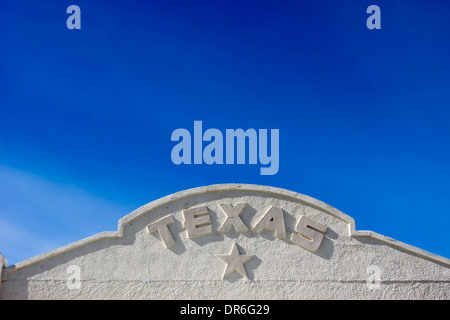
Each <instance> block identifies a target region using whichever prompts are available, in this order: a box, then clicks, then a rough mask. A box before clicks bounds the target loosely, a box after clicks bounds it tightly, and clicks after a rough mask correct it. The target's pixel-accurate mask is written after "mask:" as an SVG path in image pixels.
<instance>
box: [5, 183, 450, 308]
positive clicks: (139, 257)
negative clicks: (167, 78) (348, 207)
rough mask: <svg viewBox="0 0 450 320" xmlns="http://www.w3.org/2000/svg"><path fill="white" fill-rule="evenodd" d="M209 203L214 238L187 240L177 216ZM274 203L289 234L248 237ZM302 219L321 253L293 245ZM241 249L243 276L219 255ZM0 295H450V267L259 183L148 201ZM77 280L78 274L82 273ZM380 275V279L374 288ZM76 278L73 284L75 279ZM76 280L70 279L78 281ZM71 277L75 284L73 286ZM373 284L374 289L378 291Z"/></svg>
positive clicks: (20, 267) (34, 263)
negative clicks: (236, 222) (318, 238)
mask: <svg viewBox="0 0 450 320" xmlns="http://www.w3.org/2000/svg"><path fill="white" fill-rule="evenodd" d="M223 203H226V204H232V205H236V204H237V203H246V204H247V205H246V206H245V209H244V210H243V211H242V213H241V214H240V215H239V217H240V219H241V220H242V222H243V223H244V224H245V225H246V226H247V227H248V229H249V231H247V232H236V231H235V230H234V229H233V228H232V229H231V231H228V232H221V231H219V228H220V226H221V225H222V223H223V222H224V221H225V220H226V214H225V213H224V211H223V209H222V208H221V207H220V204H223ZM204 206H206V207H207V208H208V214H209V217H210V221H211V223H210V224H209V223H206V224H204V225H203V226H208V225H210V228H211V231H212V233H210V234H208V235H203V236H199V237H197V238H193V239H189V238H188V237H187V231H186V229H185V227H184V226H185V217H184V214H183V210H186V209H190V208H199V207H204ZM271 207H277V208H281V209H282V210H283V218H284V222H285V226H286V231H287V234H286V237H285V238H280V237H277V236H275V233H274V232H273V231H270V230H264V231H262V232H261V233H257V232H254V231H252V229H253V227H254V226H255V224H256V223H257V222H258V220H259V219H260V218H261V217H262V216H263V215H264V214H265V213H266V212H267V211H268V209H269V208H271ZM168 215H171V216H172V217H173V223H171V224H168V230H169V231H170V234H171V235H172V237H173V239H174V240H175V244H174V245H172V246H170V247H169V248H166V246H165V245H164V243H163V242H162V239H161V237H160V235H159V233H158V232H152V233H149V232H148V230H147V226H148V225H149V224H151V223H153V222H155V221H157V220H158V219H161V218H163V217H167V216H168ZM300 216H306V217H308V218H310V219H313V220H314V221H315V222H317V223H320V224H322V225H324V226H326V228H327V229H326V232H325V234H324V238H323V240H322V242H321V243H320V247H319V249H318V250H317V252H311V251H308V250H306V249H304V248H302V247H300V246H298V245H296V244H294V243H293V242H292V241H291V240H290V237H291V234H293V233H294V234H298V233H297V232H296V230H295V228H296V223H297V222H298V220H299V218H300ZM234 243H236V244H237V248H238V251H239V254H240V255H249V256H252V257H251V258H250V259H249V260H248V261H247V262H245V263H243V264H242V265H243V267H244V268H245V272H246V275H247V277H245V276H243V275H241V274H239V273H238V272H232V273H231V274H230V275H228V276H226V277H225V278H224V277H223V276H224V271H225V268H226V267H227V265H228V264H227V263H226V262H225V261H224V260H222V259H220V258H219V257H218V255H230V253H231V249H232V247H233V246H234ZM4 272H6V277H5V275H4V277H3V278H4V281H3V282H2V286H1V287H0V298H1V299H449V298H450V261H449V259H447V258H444V257H440V256H437V255H434V254H431V253H429V252H426V251H423V250H421V249H418V248H415V247H412V246H409V245H406V244H403V243H400V242H398V241H395V240H393V239H390V238H387V237H384V236H382V235H379V234H376V233H374V232H369V231H356V230H355V223H354V220H353V219H352V218H351V217H349V216H347V215H345V214H343V213H342V212H340V211H338V210H337V209H335V208H332V207H330V206H328V205H326V204H324V203H322V202H320V201H318V200H315V199H312V198H310V197H308V196H304V195H300V194H298V193H295V192H291V191H287V190H283V189H278V188H272V187H265V186H255V185H237V184H225V185H215V186H208V187H201V188H196V189H190V190H186V191H182V192H179V193H176V194H173V195H170V196H167V197H165V198H162V199H159V200H157V201H154V202H151V203H149V204H147V205H145V206H143V207H141V208H139V209H137V210H136V211H134V212H132V213H130V214H129V215H127V216H126V217H124V218H122V219H121V220H120V221H119V228H118V231H111V232H103V233H100V234H98V235H94V236H92V237H90V238H87V239H83V240H80V241H78V242H76V243H73V244H71V245H68V246H66V247H63V248H60V249H57V250H54V251H51V252H49V253H46V254H43V255H41V256H38V257H35V258H31V259H29V260H26V261H23V262H21V263H18V264H16V265H12V266H8V267H7V268H6V269H5V270H4ZM78 276H79V277H78ZM377 276H379V280H380V283H378V282H377V281H376V280H377ZM77 277H78V278H79V281H78V280H77V279H75V278H77ZM74 279H75V280H74ZM72 280H73V281H72ZM378 284H379V285H378Z"/></svg>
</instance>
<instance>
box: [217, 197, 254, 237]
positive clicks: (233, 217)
mask: <svg viewBox="0 0 450 320" xmlns="http://www.w3.org/2000/svg"><path fill="white" fill-rule="evenodd" d="M246 205H247V204H246V203H237V204H236V205H235V206H234V207H233V206H232V205H231V204H228V203H221V204H220V207H221V208H222V211H223V212H224V213H225V215H226V216H227V219H226V220H225V221H224V222H223V223H222V225H221V226H220V228H219V231H222V232H227V231H230V229H231V227H232V226H233V227H234V228H235V229H236V231H237V232H246V231H248V228H247V226H246V225H245V223H244V222H243V221H242V220H241V218H239V215H240V214H241V213H242V211H243V210H244V208H245V206H246Z"/></svg>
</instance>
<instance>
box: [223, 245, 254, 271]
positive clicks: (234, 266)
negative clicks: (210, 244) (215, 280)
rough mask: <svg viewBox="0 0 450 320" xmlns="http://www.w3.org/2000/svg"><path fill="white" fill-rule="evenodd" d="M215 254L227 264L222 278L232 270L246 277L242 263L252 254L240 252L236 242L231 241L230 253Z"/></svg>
mask: <svg viewBox="0 0 450 320" xmlns="http://www.w3.org/2000/svg"><path fill="white" fill-rule="evenodd" d="M215 256H216V257H217V258H219V259H221V260H223V261H225V263H226V264H227V266H226V268H225V272H224V273H223V276H222V279H225V278H226V277H228V276H229V275H230V274H231V273H233V272H234V271H236V272H239V273H240V274H241V275H243V276H244V277H246V278H247V279H248V277H247V272H245V268H244V263H246V262H247V261H249V260H250V259H252V258H253V257H254V255H253V254H240V253H239V250H238V247H237V245H236V242H235V243H233V248H232V249H231V253H230V254H216V255H215Z"/></svg>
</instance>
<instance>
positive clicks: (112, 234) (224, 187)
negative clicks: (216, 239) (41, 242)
mask: <svg viewBox="0 0 450 320" xmlns="http://www.w3.org/2000/svg"><path fill="white" fill-rule="evenodd" d="M233 190H244V191H258V192H265V193H273V194H276V195H282V196H286V197H290V198H293V199H295V200H300V201H302V202H304V203H306V204H307V205H309V206H312V207H315V208H318V209H320V210H322V211H324V212H326V213H329V214H331V215H333V216H335V217H336V218H338V219H340V220H342V221H344V222H346V223H348V225H349V234H350V236H351V237H369V238H373V239H377V240H380V241H382V242H385V243H387V244H389V245H391V246H393V247H398V248H401V249H403V250H405V251H407V252H411V253H414V254H416V255H418V256H422V257H425V258H427V259H430V260H433V261H436V262H440V263H443V264H445V265H447V266H450V259H447V258H445V257H442V256H439V255H436V254H434V253H431V252H428V251H425V250H422V249H419V248H417V247H414V246H411V245H409V244H406V243H403V242H400V241H397V240H395V239H392V238H389V237H386V236H383V235H381V234H378V233H376V232H372V231H362V230H356V228H355V220H354V219H353V218H352V217H350V216H348V215H346V214H344V213H342V212H341V211H339V210H337V209H336V208H333V207H332V206H329V205H327V204H326V203H324V202H322V201H319V200H317V199H314V198H311V197H309V196H306V195H303V194H300V193H297V192H293V191H289V190H285V189H281V188H275V187H268V186H261V185H252V184H217V185H211V186H204V187H198V188H193V189H187V190H184V191H180V192H177V193H174V194H171V195H169V196H166V197H163V198H160V199H158V200H155V201H152V202H150V203H148V204H146V205H144V206H142V207H140V208H138V209H136V210H134V211H133V212H131V213H129V214H128V215H126V216H125V217H123V218H121V219H120V220H119V225H118V231H105V232H100V233H97V234H95V235H93V236H90V237H87V238H84V239H82V240H79V241H76V242H74V243H71V244H68V245H66V246H63V247H61V248H58V249H55V250H52V251H49V252H47V253H43V254H41V255H38V256H36V257H33V258H30V259H27V260H24V261H21V262H18V263H16V264H14V265H11V266H9V267H7V268H6V273H10V272H13V271H16V270H19V269H22V268H24V267H27V266H29V265H32V264H34V263H38V262H41V261H42V260H45V259H48V258H51V257H54V256H56V255H59V254H61V253H64V252H67V251H70V250H73V249H75V248H78V247H81V246H84V245H86V244H88V243H91V242H94V241H97V240H99V239H104V238H122V237H123V228H124V226H125V225H126V224H128V223H129V222H131V221H132V220H134V219H136V218H137V217H139V216H141V215H143V214H145V213H147V212H149V211H151V210H153V209H155V208H157V207H160V206H162V205H165V204H167V203H170V202H173V201H176V200H179V199H181V198H185V197H191V196H195V195H198V194H203V193H209V192H221V191H233Z"/></svg>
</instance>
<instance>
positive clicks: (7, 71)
mask: <svg viewBox="0 0 450 320" xmlns="http://www.w3.org/2000/svg"><path fill="white" fill-rule="evenodd" d="M71 4H76V5H78V6H79V7H80V8H81V30H68V29H67V27H66V19H67V18H68V17H69V14H67V13H66V9H67V7H68V6H69V5H71ZM371 4H376V5H378V6H379V7H380V8H381V27H382V28H381V30H369V29H367V27H366V19H367V17H368V16H369V15H368V14H366V8H367V7H368V6H369V5H371ZM449 9H450V3H448V2H444V1H427V2H426V3H425V2H423V1H378V0H377V1H312V0H310V1H261V0H258V1H239V2H238V1H200V0H198V1H162V0H161V1H154V0H152V1H135V0H129V1H117V2H112V1H82V0H77V1H74V2H68V1H58V3H56V2H55V1H39V2H36V1H8V2H4V3H2V5H1V9H0V23H1V28H0V111H1V113H0V252H2V253H3V254H4V255H5V256H6V257H7V259H8V264H13V263H16V262H19V261H22V260H25V259H28V258H31V257H33V256H35V255H37V254H41V253H44V252H47V251H49V250H52V249H55V248H58V247H60V246H63V245H65V244H68V243H71V242H74V241H77V240H79V239H81V238H84V237H87V236H90V235H92V234H95V233H97V232H101V231H106V230H116V228H117V221H118V219H120V218H121V217H122V216H124V215H126V214H128V213H129V212H131V211H132V210H134V209H136V208H138V207H139V206H141V205H144V204H146V203H148V202H150V201H153V200H156V199H158V198H160V197H163V196H165V195H168V194H171V193H174V192H177V191H180V190H184V189H187V188H192V187H198V186H203V185H210V184H217V183H250V184H262V185H270V186H275V187H281V188H285V189H288V190H293V191H296V192H299V193H303V194H306V195H309V196H312V197H314V198H317V199H319V200H321V201H323V202H325V203H327V204H329V205H331V206H334V207H336V208H337V209H339V210H341V211H343V212H344V213H346V214H348V215H349V216H352V217H353V218H355V220H356V227H357V229H360V230H372V231H375V232H378V233H381V234H383V235H386V236H389V237H392V238H394V239H397V240H399V241H402V242H405V243H408V244H410V245H414V246H417V247H419V248H422V249H424V250H427V251H430V252H433V253H436V254H439V255H442V256H445V257H450V247H449V245H448V244H449V242H450V241H449V240H450V239H449V235H448V226H449V222H450V218H449V212H450V200H449V199H450V166H449V159H450V146H449V141H450V126H449V118H450V62H449V59H448V57H449V56H450V44H449V43H450V42H449V41H448V40H449V36H448V35H449V31H450V20H449V18H448V12H450V11H449ZM195 120H201V121H202V122H203V127H204V129H207V128H217V129H219V130H221V131H222V132H225V130H226V129H237V128H243V129H248V128H255V129H279V130H280V155H279V158H280V169H279V171H278V173H277V174H276V175H272V176H262V175H260V174H259V169H260V165H249V164H245V165H211V166H208V165H206V164H203V165H179V166H176V165H174V164H173V163H172V161H171V157H170V154H171V149H172V148H173V146H174V144H175V143H174V142H172V141H170V137H171V133H172V132H173V130H175V129H177V128H186V129H188V130H191V132H192V130H193V122H194V121H195Z"/></svg>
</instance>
